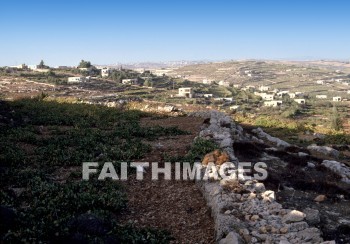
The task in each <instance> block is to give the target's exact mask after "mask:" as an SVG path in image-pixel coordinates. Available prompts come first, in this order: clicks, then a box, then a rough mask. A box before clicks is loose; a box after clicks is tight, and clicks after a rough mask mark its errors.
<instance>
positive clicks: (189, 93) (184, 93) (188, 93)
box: [178, 87, 193, 98]
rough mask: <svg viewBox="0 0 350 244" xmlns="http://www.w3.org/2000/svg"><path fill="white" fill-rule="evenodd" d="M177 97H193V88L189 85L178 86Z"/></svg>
mask: <svg viewBox="0 0 350 244" xmlns="http://www.w3.org/2000/svg"><path fill="white" fill-rule="evenodd" d="M178 96H179V97H188V98H192V97H193V90H192V88H191V87H182V88H179V94H178Z"/></svg>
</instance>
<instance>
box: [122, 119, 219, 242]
mask: <svg viewBox="0 0 350 244" xmlns="http://www.w3.org/2000/svg"><path fill="white" fill-rule="evenodd" d="M141 124H142V125H143V126H155V125H160V126H164V127H165V126H178V128H179V129H182V130H185V131H188V132H191V134H190V135H179V136H172V137H161V138H159V139H158V140H156V141H152V142H150V144H151V145H152V148H153V150H152V152H151V153H149V154H148V155H147V156H146V157H144V158H143V159H142V160H138V161H143V162H164V161H163V160H164V158H163V155H164V154H167V155H171V156H181V155H185V154H186V153H187V151H188V150H189V148H190V145H191V143H192V142H193V139H194V137H195V136H196V135H197V134H198V133H199V130H200V125H201V124H202V120H201V119H198V118H188V117H174V118H162V119H156V120H155V119H149V118H146V119H143V120H142V121H141ZM173 178H174V177H173ZM124 185H125V187H126V190H127V194H128V200H129V203H128V208H127V210H126V211H125V212H123V213H122V215H121V217H120V218H121V220H120V221H121V223H133V224H134V225H135V226H137V227H153V228H160V229H165V230H168V231H169V232H170V233H171V235H172V236H173V237H174V238H175V240H174V241H173V242H172V243H214V241H215V235H214V234H215V233H214V222H213V220H212V218H211V217H210V210H209V209H208V208H207V206H206V202H205V200H204V198H203V196H202V194H201V193H200V191H199V189H198V188H197V187H196V185H195V183H194V182H189V181H175V180H170V181H166V180H163V179H160V180H158V181H152V180H151V172H150V171H149V170H148V171H147V172H146V173H145V179H144V180H142V181H139V180H136V176H135V175H134V176H132V177H131V176H130V177H129V179H128V181H126V182H124Z"/></svg>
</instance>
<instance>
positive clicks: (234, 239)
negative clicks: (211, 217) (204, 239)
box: [219, 231, 243, 244]
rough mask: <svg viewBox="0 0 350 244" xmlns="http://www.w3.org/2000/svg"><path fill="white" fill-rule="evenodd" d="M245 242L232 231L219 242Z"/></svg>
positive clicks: (238, 243) (233, 243)
mask: <svg viewBox="0 0 350 244" xmlns="http://www.w3.org/2000/svg"><path fill="white" fill-rule="evenodd" d="M241 243H243V240H242V239H241V237H240V236H239V235H238V234H237V233H236V232H233V231H231V232H230V233H229V234H228V235H227V236H226V237H225V238H224V239H221V240H220V242H219V244H241Z"/></svg>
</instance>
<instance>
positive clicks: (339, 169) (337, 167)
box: [321, 160, 350, 184]
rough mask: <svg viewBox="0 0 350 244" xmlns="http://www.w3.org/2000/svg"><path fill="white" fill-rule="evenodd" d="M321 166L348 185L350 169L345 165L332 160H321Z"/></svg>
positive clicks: (349, 182)
mask: <svg viewBox="0 0 350 244" xmlns="http://www.w3.org/2000/svg"><path fill="white" fill-rule="evenodd" d="M321 165H323V166H324V167H326V168H327V169H329V170H330V171H332V172H333V173H335V174H337V175H339V176H340V177H341V179H342V181H343V182H345V183H347V184H350V168H349V167H348V166H346V165H345V164H343V163H340V162H337V161H332V160H323V162H322V164H321Z"/></svg>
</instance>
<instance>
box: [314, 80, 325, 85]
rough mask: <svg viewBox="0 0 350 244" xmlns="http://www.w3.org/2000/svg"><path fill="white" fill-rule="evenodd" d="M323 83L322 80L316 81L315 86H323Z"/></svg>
mask: <svg viewBox="0 0 350 244" xmlns="http://www.w3.org/2000/svg"><path fill="white" fill-rule="evenodd" d="M324 83H325V82H324V80H317V81H316V84H319V85H324Z"/></svg>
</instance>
